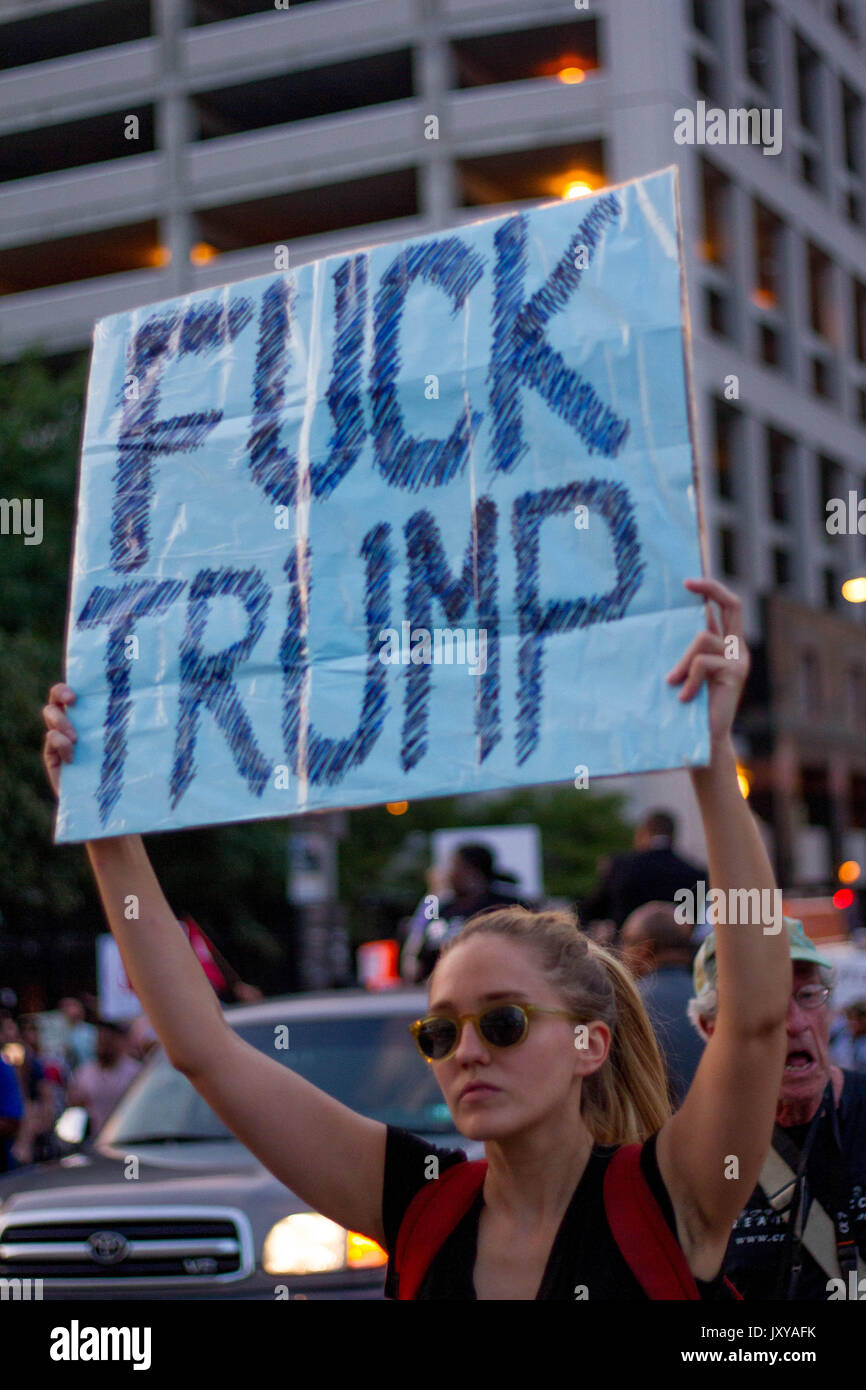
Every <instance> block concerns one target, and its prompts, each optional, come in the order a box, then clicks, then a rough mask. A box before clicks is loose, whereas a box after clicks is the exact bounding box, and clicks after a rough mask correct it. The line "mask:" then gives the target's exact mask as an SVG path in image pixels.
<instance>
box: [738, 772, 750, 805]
mask: <svg viewBox="0 0 866 1390" xmlns="http://www.w3.org/2000/svg"><path fill="white" fill-rule="evenodd" d="M737 786H738V787H739V789H740V796H741V797H742V798H743V800H744V801H745V800H748V796H749V792H750V791H751V790H752V774H751V773H750V772H749V769H748V768H746V767H743V765H742V764H741V763H737Z"/></svg>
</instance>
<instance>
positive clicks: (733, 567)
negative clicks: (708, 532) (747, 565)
mask: <svg viewBox="0 0 866 1390" xmlns="http://www.w3.org/2000/svg"><path fill="white" fill-rule="evenodd" d="M719 555H720V558H721V562H722V573H723V574H727V575H730V576H731V578H734V579H735V578H736V576H737V547H736V537H735V535H734V532H733V529H732V528H731V527H730V526H720V527H719Z"/></svg>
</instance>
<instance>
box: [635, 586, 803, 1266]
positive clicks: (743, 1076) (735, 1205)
mask: <svg viewBox="0 0 866 1390" xmlns="http://www.w3.org/2000/svg"><path fill="white" fill-rule="evenodd" d="M687 585H688V588H691V589H692V592H696V594H702V595H703V598H705V599H708V600H714V602H716V603H717V605H719V607H720V610H721V619H723V624H724V627H723V632H720V631H719V626H717V621H716V619H714V616H713V614H712V612H710V613H709V617H708V628H706V630H705V631H703V632H701V634H699V635H698V637H696V638H695V641H694V642H692V645H691V646H689V649H688V652H687V653H685V656H684V657H683V659H681V660H680V662H678V663H677V666H676V667H674V669H673V671H670V674H669V681H671V684H680V682H684V684H683V691H681V692H680V698H681V699H691V698H694V695H695V694H696V691H698V689H699V687H701V682H702V681H703V680H706V682H708V689H709V709H710V763H709V767H695V769H692V773H691V776H692V784H694V788H695V794H696V798H698V803H699V808H701V816H702V820H703V830H705V835H706V847H708V856H709V874H710V885H712V888H714V890H716V888H717V890H721V891H723V894H724V901H726V903H727V905H728V908H730V905H733V903H737V905H738V906H740V905H741V903H744V902H749V905H751V908H752V905H753V903H755V894H749V895H748V897H746V892H744V890H745V891H748V890H758V902H759V903H762V905H763V906H766V903H773V908H776V880H774V874H773V869H771V865H770V860H769V858H767V853H766V849H765V845H763V840H762V837H760V833H759V830H758V824H756V821H755V817H753V815H752V812H751V810H749V808H748V805H746V802H745V799H744V798H742V795H741V792H740V785H738V780H737V759H735V753H734V746H733V742H731V724H733V720H734V713H735V710H737V705H738V703H740V696H741V694H742V687H744V684H745V678H746V676H748V670H749V657H748V652H746V649H745V642H744V638H742V613H741V605H740V599H738V598H737V596H735V595H734V594H731V592H730V589H727V588H724V585H721V584H719V582H717V581H714V580H694V581H692V580H689V581H687ZM731 639H734V641H731ZM734 894H737V897H734ZM717 916H719V924H717V926H716V960H717V981H719V1013H717V1022H716V1029H714V1031H713V1036H712V1038H710V1040H709V1042H708V1044H706V1051H705V1055H703V1056H702V1059H701V1063H699V1066H698V1070H696V1073H695V1077H694V1080H692V1084H691V1087H689V1090H688V1094H687V1097H685V1099H684V1101H683V1105H681V1108H680V1109H678V1111H677V1113H676V1115H673V1116H671V1119H670V1120H667V1123H666V1125H664V1127H663V1129H662V1131H660V1133H659V1140H657V1158H659V1169H660V1172H662V1177H663V1179H664V1183H666V1186H667V1190H669V1193H670V1195H671V1200H673V1204H674V1209H676V1213H677V1226H678V1232H680V1243H681V1244H683V1248H684V1251H685V1254H687V1258H688V1262H689V1268H691V1270H692V1273H694V1275H696V1276H698V1277H699V1279H710V1277H713V1276H714V1275H716V1273H717V1270H719V1266H720V1264H721V1258H723V1255H724V1250H726V1247H727V1241H728V1237H730V1232H731V1226H733V1223H734V1220H735V1218H737V1216H738V1213H740V1212H741V1211H742V1208H744V1207H745V1204H746V1201H748V1198H749V1197H751V1194H752V1191H753V1188H755V1183H756V1181H758V1176H759V1173H760V1168H762V1165H763V1161H765V1158H766V1154H767V1150H769V1147H770V1138H771V1134H773V1123H774V1116H776V1102H777V1097H778V1087H780V1083H781V1074H783V1068H784V1058H785V1019H787V1013H788V1001H790V997H791V956H790V945H788V934H787V931H785V930H784V926H783V922H781V912H778V913H776V912H774V910H773V912H770V913H766V915H763V913H762V912H760V910H758V912H753V910H751V913H749V916H751V920H748V922H744V923H737V924H731V917H735V916H737V913H735V912H731V910H727V912H726V913H724V923H723V922H721V913H719V915H717Z"/></svg>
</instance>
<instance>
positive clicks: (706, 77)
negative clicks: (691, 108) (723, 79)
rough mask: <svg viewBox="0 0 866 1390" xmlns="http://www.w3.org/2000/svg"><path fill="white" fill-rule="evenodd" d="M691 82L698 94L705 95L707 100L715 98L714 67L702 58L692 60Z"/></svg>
mask: <svg viewBox="0 0 866 1390" xmlns="http://www.w3.org/2000/svg"><path fill="white" fill-rule="evenodd" d="M692 83H693V85H694V88H695V91H696V92H697V94H698V96H701V97H706V99H707V101H715V100H716V97H717V96H718V80H717V73H716V69H715V68H714V67H712V66H711V65H710V64H709V63H707V62H706V61H705V60H704V59H703V58H694V59H693V60H692Z"/></svg>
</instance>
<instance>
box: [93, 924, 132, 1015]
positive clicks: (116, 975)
mask: <svg viewBox="0 0 866 1390" xmlns="http://www.w3.org/2000/svg"><path fill="white" fill-rule="evenodd" d="M96 986H97V991H98V995H99V1016H100V1018H108V1019H111V1020H112V1022H114V1023H119V1022H121V1021H123V1020H125V1019H131V1018H138V1015H139V1014H140V1013H142V1007H141V1004H140V1003H139V1002H138V995H137V994H136V993H135V990H134V989H133V988H132V985H131V984H130V983H129V980H128V978H127V974H126V971H125V969H124V966H123V961H122V959H121V956H120V951H119V950H118V949H117V943H116V941H115V940H114V937H113V936H111V935H110V934H109V933H106V934H105V935H103V936H98V937H97V938H96Z"/></svg>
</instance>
